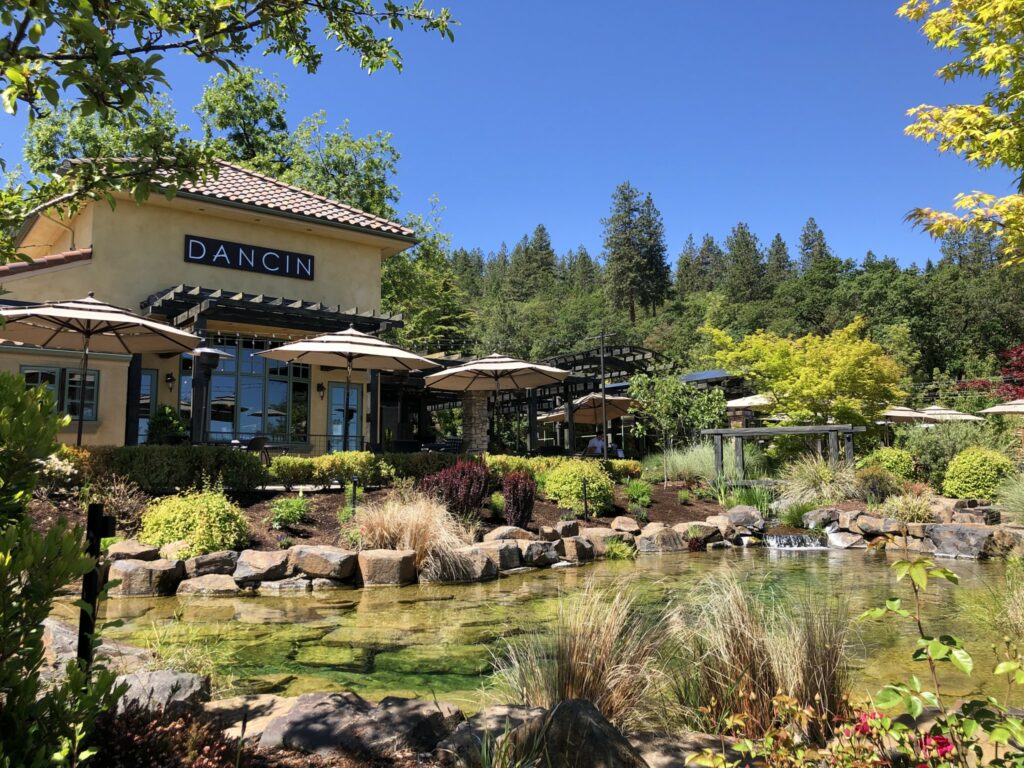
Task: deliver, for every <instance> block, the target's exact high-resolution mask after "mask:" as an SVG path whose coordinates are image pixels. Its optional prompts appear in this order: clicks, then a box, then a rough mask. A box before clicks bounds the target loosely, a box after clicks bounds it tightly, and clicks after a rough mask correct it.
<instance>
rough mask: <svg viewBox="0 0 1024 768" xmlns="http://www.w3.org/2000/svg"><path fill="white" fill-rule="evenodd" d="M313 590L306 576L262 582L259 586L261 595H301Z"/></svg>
mask: <svg viewBox="0 0 1024 768" xmlns="http://www.w3.org/2000/svg"><path fill="white" fill-rule="evenodd" d="M312 589H313V585H312V583H311V582H310V580H309V579H307V578H306V577H305V576H292V577H291V578H290V579H278V580H277V581H261V582H260V585H259V593H260V594H261V595H285V594H291V595H294V594H300V595H301V594H305V593H306V592H309V591H311V590H312Z"/></svg>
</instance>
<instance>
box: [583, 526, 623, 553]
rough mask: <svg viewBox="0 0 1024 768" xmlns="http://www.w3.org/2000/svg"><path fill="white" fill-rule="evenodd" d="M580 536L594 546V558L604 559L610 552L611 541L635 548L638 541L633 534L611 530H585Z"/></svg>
mask: <svg viewBox="0 0 1024 768" xmlns="http://www.w3.org/2000/svg"><path fill="white" fill-rule="evenodd" d="M580 536H582V537H583V538H585V539H586V540H587V541H589V542H590V543H591V544H593V545H594V557H604V555H605V553H606V552H607V551H608V542H609V541H613V540H615V541H621V542H623V543H625V544H628V545H630V546H633V547H635V546H636V539H635V538H634V536H633V534H631V533H626V532H625V531H613V530H612V529H611V528H584V529H583V530H582V531H580Z"/></svg>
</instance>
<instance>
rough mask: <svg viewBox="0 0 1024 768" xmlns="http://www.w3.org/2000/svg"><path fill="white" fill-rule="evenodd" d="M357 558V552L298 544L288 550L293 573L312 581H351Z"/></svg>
mask: <svg viewBox="0 0 1024 768" xmlns="http://www.w3.org/2000/svg"><path fill="white" fill-rule="evenodd" d="M356 558H357V555H356V553H355V552H349V551H348V550H347V549H341V548H340V547H328V546H311V545H308V544H298V545H296V546H294V547H292V548H291V549H289V550H288V561H289V565H290V567H291V570H292V573H304V574H306V575H307V576H308V577H309V578H311V579H337V580H339V581H344V580H345V579H351V578H352V577H353V576H354V575H355V572H356Z"/></svg>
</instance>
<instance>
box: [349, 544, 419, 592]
mask: <svg viewBox="0 0 1024 768" xmlns="http://www.w3.org/2000/svg"><path fill="white" fill-rule="evenodd" d="M359 575H360V577H361V578H362V582H363V585H364V586H367V587H375V586H396V585H401V584H412V583H413V582H414V581H416V552H415V551H414V550H411V549H364V550H363V551H362V552H360V553H359Z"/></svg>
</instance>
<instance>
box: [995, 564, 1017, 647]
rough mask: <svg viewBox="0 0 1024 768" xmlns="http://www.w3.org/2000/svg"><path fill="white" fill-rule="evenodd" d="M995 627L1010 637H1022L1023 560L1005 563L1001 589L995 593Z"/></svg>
mask: <svg viewBox="0 0 1024 768" xmlns="http://www.w3.org/2000/svg"><path fill="white" fill-rule="evenodd" d="M996 598H997V610H996V626H997V627H999V629H1000V630H1001V631H1002V632H1003V633H1005V634H1006V635H1009V636H1010V637H1024V558H1021V557H1020V556H1015V557H1011V558H1009V559H1008V560H1007V561H1006V574H1005V576H1004V577H1003V584H1002V589H1001V590H999V591H998V592H997V593H996Z"/></svg>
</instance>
